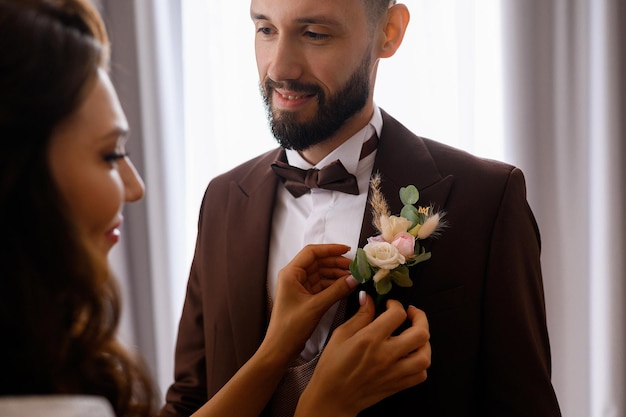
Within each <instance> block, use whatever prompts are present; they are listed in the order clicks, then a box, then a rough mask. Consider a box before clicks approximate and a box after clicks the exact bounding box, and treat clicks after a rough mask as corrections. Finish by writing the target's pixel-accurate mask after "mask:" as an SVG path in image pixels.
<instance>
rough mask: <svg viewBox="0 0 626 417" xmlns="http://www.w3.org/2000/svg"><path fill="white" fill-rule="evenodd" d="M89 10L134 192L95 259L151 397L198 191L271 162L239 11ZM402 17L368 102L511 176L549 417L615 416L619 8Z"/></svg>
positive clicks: (165, 360)
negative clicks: (106, 43)
mask: <svg viewBox="0 0 626 417" xmlns="http://www.w3.org/2000/svg"><path fill="white" fill-rule="evenodd" d="M100 2H101V3H103V8H104V10H105V14H106V16H107V21H108V24H109V29H110V30H111V32H112V33H111V36H112V38H113V51H114V55H113V58H114V67H113V78H114V82H115V83H116V85H117V87H118V91H119V93H120V96H121V98H122V101H123V104H124V107H125V110H126V113H127V115H128V116H129V119H130V124H131V128H132V130H133V135H132V139H131V143H132V145H131V146H132V147H133V148H131V153H132V158H133V160H134V161H135V162H136V163H137V165H138V167H139V170H140V172H141V173H142V174H143V176H144V179H145V180H146V185H147V194H146V199H145V200H144V202H142V203H139V204H134V205H132V206H129V207H128V208H127V209H126V213H127V215H126V219H127V221H126V222H125V226H124V227H125V229H126V230H125V233H124V238H123V241H122V242H121V243H122V244H121V245H120V246H119V247H118V248H117V249H116V251H115V252H114V253H113V254H112V260H113V262H114V264H115V266H116V271H117V272H118V276H120V278H121V279H122V281H123V282H124V283H125V286H126V288H125V296H126V297H125V298H126V300H127V303H126V314H125V320H124V326H123V329H122V330H123V331H122V335H123V337H124V338H125V339H126V340H127V341H128V342H129V343H131V344H134V345H136V346H137V347H138V349H139V351H140V352H141V353H142V354H143V355H144V356H145V357H146V358H147V361H148V363H149V365H150V366H151V368H152V369H153V372H154V375H155V377H157V379H158V382H159V385H160V386H161V388H163V389H164V388H165V387H166V386H167V385H168V384H169V382H171V378H172V376H171V375H172V369H173V365H172V355H173V345H174V341H175V335H176V325H177V321H178V316H179V314H180V308H181V305H182V302H183V298H184V289H185V285H186V279H187V273H188V269H189V263H190V261H191V255H192V252H193V243H194V240H195V227H196V220H197V214H198V208H199V202H200V199H201V197H202V193H203V191H204V188H205V186H206V184H207V183H208V181H209V180H210V178H212V177H213V176H215V175H217V174H219V173H220V172H223V171H225V170H226V169H228V168H230V167H232V166H234V165H236V164H237V163H239V162H242V161H244V160H246V159H248V158H250V157H251V156H254V155H256V154H258V153H260V152H262V151H264V150H266V149H269V148H271V147H273V146H275V144H274V141H273V140H272V139H271V136H270V135H269V132H268V129H267V126H266V122H265V115H264V111H263V107H262V103H261V100H260V98H259V93H258V81H257V80H258V76H257V73H256V66H255V62H254V50H253V36H254V30H253V26H252V23H251V22H250V20H249V16H248V7H249V2H248V1H245V2H244V1H227V0H178V1H171V0H151V1H150V0H133V1H118V0H101V1H100ZM405 3H406V4H407V6H408V7H409V9H410V10H411V15H412V19H411V23H410V25H409V29H408V32H407V36H406V38H405V41H404V44H403V45H402V47H401V48H400V50H399V52H398V53H397V54H396V56H394V57H392V58H390V59H388V60H383V61H382V62H381V64H380V67H379V78H378V82H377V86H376V94H375V99H376V102H377V103H378V104H379V105H380V106H382V107H383V108H385V109H386V110H388V111H389V112H390V113H391V114H393V115H394V116H396V117H397V118H398V119H400V120H401V121H402V122H403V123H405V124H406V125H407V126H408V127H409V128H410V129H412V130H413V131H414V132H416V133H418V134H420V135H423V136H427V137H431V138H433V139H437V140H440V141H442V142H446V143H449V144H452V145H454V146H457V147H460V148H463V149H466V150H468V151H470V152H473V153H475V154H478V155H480V156H485V157H491V158H496V159H503V160H505V161H507V162H511V163H514V164H516V165H518V166H520V167H521V168H522V169H523V170H524V172H525V173H526V176H527V181H528V190H529V200H530V203H531V206H532V207H533V210H534V211H535V214H536V215H537V218H538V222H539V225H540V228H541V230H542V237H543V265H544V276H545V278H544V280H545V290H546V303H547V308H548V320H549V331H550V336H551V342H552V356H553V380H554V384H555V387H556V389H557V395H558V397H559V400H560V403H561V406H562V409H563V415H564V416H568V417H600V416H602V417H617V416H625V415H626V409H625V408H624V397H625V396H626V392H625V386H626V385H625V383H624V382H625V381H624V379H625V377H624V375H626V372H625V371H626V366H625V362H624V360H625V358H624V345H625V344H624V336H625V333H626V332H625V330H624V329H625V328H626V323H625V321H626V310H625V309H624V307H623V300H624V298H625V296H626V285H625V284H624V281H625V278H626V272H625V271H626V270H625V265H624V261H623V260H622V258H623V257H624V256H625V255H626V246H625V242H624V240H625V239H624V236H626V222H625V221H624V208H625V201H626V191H625V184H624V178H625V177H626V171H625V168H624V167H625V166H626V164H625V162H626V161H624V159H625V158H626V157H625V155H626V145H625V144H624V142H625V141H624V137H625V130H626V128H625V126H624V119H625V118H624V117H623V113H624V109H625V107H626V106H625V103H624V101H625V97H626V93H625V91H624V90H625V87H624V84H625V83H624V75H623V74H624V73H625V71H626V64H625V63H624V59H625V53H624V50H625V47H626V45H624V39H626V36H625V34H624V24H623V22H624V21H626V15H625V13H624V7H625V6H624V5H623V4H624V2H622V1H621V0H519V1H515V0H510V1H509V0H406V1H405ZM183 22H184V23H183ZM620 31H621V32H620Z"/></svg>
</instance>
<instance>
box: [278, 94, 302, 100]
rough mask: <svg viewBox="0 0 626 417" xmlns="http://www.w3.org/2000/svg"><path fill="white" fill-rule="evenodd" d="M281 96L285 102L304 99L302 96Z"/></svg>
mask: <svg viewBox="0 0 626 417" xmlns="http://www.w3.org/2000/svg"><path fill="white" fill-rule="evenodd" d="M281 96H282V97H283V98H284V99H285V100H298V99H301V98H303V97H304V95H301V96H286V95H284V94H281Z"/></svg>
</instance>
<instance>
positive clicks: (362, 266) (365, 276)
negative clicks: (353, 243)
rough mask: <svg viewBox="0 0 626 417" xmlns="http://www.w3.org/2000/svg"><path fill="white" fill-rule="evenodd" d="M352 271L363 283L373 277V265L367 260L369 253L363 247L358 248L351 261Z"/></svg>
mask: <svg viewBox="0 0 626 417" xmlns="http://www.w3.org/2000/svg"><path fill="white" fill-rule="evenodd" d="M350 273H351V274H352V276H353V277H354V278H355V279H356V280H357V281H359V282H360V283H361V284H363V283H364V282H366V281H368V280H369V279H370V278H371V277H372V267H371V266H370V264H369V263H368V262H367V255H366V254H365V251H364V250H363V249H362V248H358V249H357V250H356V255H355V256H354V259H353V260H352V262H350Z"/></svg>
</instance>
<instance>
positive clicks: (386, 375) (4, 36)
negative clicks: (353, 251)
mask: <svg viewBox="0 0 626 417" xmlns="http://www.w3.org/2000/svg"><path fill="white" fill-rule="evenodd" d="M108 45H109V44H108V39H107V34H106V31H105V28H104V26H103V24H102V21H101V19H100V17H99V15H98V14H97V12H96V11H95V10H94V9H93V7H92V6H91V5H90V3H89V2H88V1H87V0H0V141H1V146H2V152H1V153H0V155H1V159H2V160H1V162H0V218H1V219H2V220H3V222H4V224H3V226H4V227H3V229H4V230H3V245H2V250H1V251H0V332H1V333H2V335H3V340H4V342H3V343H1V344H0V358H2V359H0V360H1V361H2V372H0V396H3V397H5V399H4V400H5V401H3V400H2V399H0V407H2V406H3V404H5V405H6V407H5V408H0V409H1V410H3V412H2V415H3V416H4V415H7V414H6V413H7V411H6V410H8V409H9V408H8V407H17V409H18V410H21V412H23V413H28V412H29V411H28V410H29V407H31V406H33V404H35V407H37V406H43V407H45V410H46V415H54V410H55V409H58V410H59V413H61V415H65V416H69V415H71V414H70V412H71V410H72V409H73V410H74V411H76V412H77V413H79V415H80V413H81V412H82V414H83V415H85V414H87V412H86V411H85V410H86V409H85V408H81V407H83V406H84V404H85V402H89V401H91V400H93V399H94V398H95V399H98V398H104V399H106V401H105V402H104V404H105V406H104V408H101V411H102V412H103V413H104V414H103V415H106V413H107V412H108V407H110V408H112V411H113V413H114V414H115V415H117V416H149V415H154V414H155V412H156V411H155V410H156V406H157V405H158V404H157V403H158V402H160V401H158V400H157V399H156V398H155V393H154V389H153V386H152V383H151V381H150V379H149V377H148V376H147V373H146V370H145V369H144V367H143V365H142V364H141V361H140V360H139V359H138V358H136V357H133V356H132V355H130V354H129V353H128V352H127V351H125V350H124V348H123V347H122V346H121V345H120V344H119V343H118V342H117V340H116V338H115V334H116V330H117V325H118V320H119V295H118V290H117V286H116V284H115V281H114V280H113V279H112V278H111V276H110V273H109V270H108V264H107V254H108V252H109V250H110V248H111V247H112V246H113V245H114V244H115V243H116V242H117V241H118V239H119V233H120V232H119V228H120V225H121V223H122V216H121V214H120V213H121V211H122V207H123V204H124V203H125V202H132V201H135V200H138V199H140V198H141V197H142V196H143V192H144V188H143V183H142V181H141V178H140V177H139V176H138V174H137V172H136V171H135V169H134V167H133V165H132V163H131V161H130V159H129V158H128V155H127V154H126V152H125V149H124V146H125V141H126V134H127V132H128V126H127V122H126V119H125V116H124V113H123V111H122V109H121V106H120V104H119V100H118V98H117V96H116V93H115V90H114V88H113V86H112V85H111V82H110V80H109V77H108V75H107V72H106V70H107V66H108V59H109V51H108ZM347 250H348V248H347V247H345V246H343V245H317V246H309V247H306V248H305V249H303V251H301V252H300V254H298V256H296V258H294V260H293V261H292V262H291V263H290V264H289V265H288V266H287V267H285V268H284V269H283V270H282V271H281V273H280V277H279V286H278V290H277V299H276V301H275V305H274V313H275V314H273V315H272V318H271V321H270V325H269V328H268V332H267V335H266V338H265V340H264V341H263V343H262V345H261V347H260V348H259V350H258V352H257V353H256V354H255V355H254V356H253V357H252V358H251V359H250V361H249V362H248V363H247V364H246V365H245V366H244V367H243V368H242V369H241V370H240V371H239V372H238V373H237V374H236V375H235V377H234V378H233V379H232V380H231V381H230V382H229V383H228V384H227V385H226V386H225V387H224V388H223V389H222V391H220V392H219V393H218V395H216V396H215V397H214V398H213V399H212V400H211V401H210V402H209V403H207V404H206V405H205V406H204V407H203V408H202V409H201V410H199V411H198V413H197V414H198V415H199V416H213V415H215V416H230V415H238V416H254V415H259V414H260V413H261V412H262V410H263V408H264V407H265V404H266V403H267V401H268V400H269V398H270V396H271V394H272V392H273V390H274V389H275V387H276V386H277V384H278V383H279V381H280V378H281V376H282V373H283V372H284V370H285V368H286V366H287V364H288V363H289V362H290V360H291V359H292V358H293V356H294V355H297V354H298V353H299V351H300V350H301V349H302V347H303V345H304V343H305V341H306V339H307V338H308V337H309V335H310V333H311V332H312V331H313V328H314V327H315V325H316V324H317V322H318V321H319V319H320V317H321V315H322V314H323V313H324V312H325V311H326V310H327V309H328V308H329V307H330V306H331V305H332V304H333V303H335V302H336V301H337V300H339V299H341V298H343V297H345V296H346V295H347V294H348V293H349V292H350V291H352V290H353V289H354V287H355V286H356V282H355V281H354V279H353V278H351V277H347V278H346V275H347V272H346V270H347V267H348V263H349V261H348V260H347V259H345V258H343V257H342V256H341V255H342V254H343V253H345V252H346V251H347ZM361 300H362V307H361V310H360V311H359V313H358V314H357V315H356V316H355V317H354V318H352V319H351V320H349V321H348V322H346V323H345V324H344V325H342V326H340V327H339V328H338V329H337V330H336V331H335V333H334V335H333V337H332V338H331V340H330V342H329V344H328V346H327V348H326V351H325V353H324V354H323V355H322V357H321V359H320V362H319V365H318V367H317V369H316V371H315V373H314V376H313V378H312V380H311V383H310V384H309V386H308V387H307V389H306V390H305V392H304V394H303V396H302V397H301V401H300V405H299V408H298V410H297V413H296V415H297V416H300V417H306V416H308V415H318V416H319V415H337V416H341V415H356V413H357V412H358V411H360V410H361V409H363V408H365V407H367V406H369V405H371V404H373V403H375V402H376V401H378V400H380V399H382V398H384V397H386V396H388V395H391V394H393V393H395V392H397V391H399V390H401V389H404V388H407V387H409V386H411V385H414V384H416V383H419V382H421V381H423V380H424V378H425V377H426V374H425V372H426V371H425V370H426V368H427V367H428V365H429V359H430V345H429V344H428V332H427V323H426V320H425V317H424V316H423V313H421V312H419V311H418V310H417V309H415V308H410V309H409V310H408V317H409V319H410V320H412V322H413V326H412V327H411V328H410V329H409V330H407V331H405V332H404V333H402V334H401V335H400V336H398V337H390V335H391V333H392V332H393V330H394V329H395V328H397V327H398V325H399V324H400V323H402V322H403V321H404V320H405V319H406V317H407V312H405V311H404V310H403V309H402V307H401V306H400V305H399V304H398V303H390V305H389V310H388V311H387V312H386V313H385V314H383V315H381V316H380V317H379V318H378V319H377V320H375V321H374V322H372V319H373V314H374V313H373V308H372V303H371V300H369V299H368V298H366V297H362V298H361ZM339 376H341V377H339ZM242 393H245V394H246V400H245V401H241V395H242ZM51 394H57V395H58V394H63V395H67V396H68V397H58V396H52V397H50V396H49V395H51ZM27 395H28V396H33V395H35V396H44V397H41V398H36V399H35V398H27V399H23V400H22V399H17V400H15V399H14V398H11V399H10V400H7V397H15V396H27ZM85 396H88V397H85ZM7 404H8V405H7ZM92 405H93V402H91V403H90V405H89V406H92ZM99 406H101V404H100V403H98V400H96V407H99ZM89 413H90V414H89V415H95V414H94V413H95V411H89Z"/></svg>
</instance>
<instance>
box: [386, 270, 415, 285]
mask: <svg viewBox="0 0 626 417" xmlns="http://www.w3.org/2000/svg"><path fill="white" fill-rule="evenodd" d="M391 279H392V280H393V282H395V283H396V284H397V285H398V286H400V287H405V288H406V287H412V286H413V281H411V277H410V276H409V274H403V273H400V272H396V271H394V272H392V274H391Z"/></svg>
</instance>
